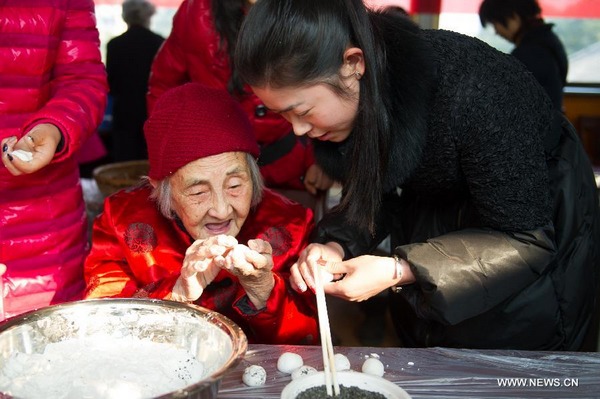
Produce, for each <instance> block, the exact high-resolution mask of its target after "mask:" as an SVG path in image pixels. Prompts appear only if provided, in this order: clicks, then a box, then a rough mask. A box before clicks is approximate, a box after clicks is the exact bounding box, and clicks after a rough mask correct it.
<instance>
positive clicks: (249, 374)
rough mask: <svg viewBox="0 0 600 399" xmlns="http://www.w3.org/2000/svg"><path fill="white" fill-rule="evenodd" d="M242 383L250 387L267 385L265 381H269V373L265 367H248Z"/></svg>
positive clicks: (254, 365)
mask: <svg viewBox="0 0 600 399" xmlns="http://www.w3.org/2000/svg"><path fill="white" fill-rule="evenodd" d="M242 381H243V382H244V384H246V385H248V386H249V387H257V386H260V385H265V381H267V372H266V370H265V369H264V367H262V366H258V365H256V364H253V365H251V366H248V367H246V369H245V370H244V375H243V376H242Z"/></svg>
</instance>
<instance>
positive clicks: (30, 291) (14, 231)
mask: <svg viewBox="0 0 600 399" xmlns="http://www.w3.org/2000/svg"><path fill="white" fill-rule="evenodd" d="M0 21H2V22H1V23H0V140H1V141H0V146H1V147H2V152H1V154H2V164H3V165H4V166H3V167H0V263H2V264H4V265H6V271H5V273H4V275H3V276H2V277H0V279H2V281H1V282H0V287H3V290H2V295H1V296H0V302H2V304H1V305H0V309H4V312H3V313H4V314H0V319H2V318H5V317H6V318H8V317H11V316H15V315H17V314H20V313H23V312H25V311H28V310H32V309H35V308H39V307H43V306H47V305H50V304H56V303H60V302H64V301H69V300H75V299H80V298H82V296H83V289H84V286H85V283H84V280H83V262H84V259H85V256H86V254H87V252H88V249H89V248H88V240H87V230H86V229H87V221H86V214H85V205H84V201H83V195H82V190H81V185H80V180H79V169H78V164H77V158H76V154H77V152H78V150H79V149H80V148H81V146H82V144H83V143H84V142H85V141H86V140H87V139H88V138H89V137H90V136H91V135H92V134H93V132H94V131H95V129H96V128H97V127H98V125H99V124H100V122H101V120H102V116H103V113H104V109H105V106H106V92H107V84H106V72H105V70H104V66H103V64H102V61H101V58H100V42H99V37H98V30H97V28H96V20H95V15H94V3H93V1H92V0H44V1H42V0H38V1H36V2H27V3H23V1H22V0H3V1H2V2H0Z"/></svg>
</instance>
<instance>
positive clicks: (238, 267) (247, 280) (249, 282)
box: [224, 239, 275, 309]
mask: <svg viewBox="0 0 600 399" xmlns="http://www.w3.org/2000/svg"><path fill="white" fill-rule="evenodd" d="M224 268H225V269H226V270H228V271H229V272H230V273H231V274H233V275H235V276H237V278H238V280H239V282H240V284H241V285H242V287H244V290H245V291H246V294H247V295H248V298H249V299H250V301H251V302H252V303H253V304H254V306H255V307H256V308H257V309H262V308H264V307H265V305H266V303H267V299H269V296H271V292H272V291H273V287H274V286H275V278H274V276H273V273H272V270H273V248H272V247H271V244H269V243H268V242H267V241H264V240H261V239H255V240H250V241H248V246H245V245H243V244H238V245H236V246H234V247H233V248H232V249H231V250H230V251H229V252H228V253H227V256H226V257H225V265H224Z"/></svg>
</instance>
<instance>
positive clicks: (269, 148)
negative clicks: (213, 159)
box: [147, 0, 332, 194]
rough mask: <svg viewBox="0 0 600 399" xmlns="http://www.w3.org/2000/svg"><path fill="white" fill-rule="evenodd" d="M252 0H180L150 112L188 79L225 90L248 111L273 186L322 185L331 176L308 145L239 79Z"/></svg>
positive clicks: (155, 74) (157, 63) (159, 58)
mask: <svg viewBox="0 0 600 399" xmlns="http://www.w3.org/2000/svg"><path fill="white" fill-rule="evenodd" d="M254 2H255V0H249V1H245V0H184V1H183V3H181V5H180V7H179V8H178V10H177V13H176V14H175V17H174V18H173V29H172V31H171V34H170V35H169V37H168V38H167V39H166V41H165V42H164V44H163V45H162V47H161V48H160V49H159V51H158V53H157V55H156V57H155V59H154V62H153V64H152V69H151V73H150V79H149V83H148V95H147V102H148V114H151V112H152V108H153V107H154V103H155V102H156V100H157V99H158V97H160V95H161V94H163V93H164V92H165V91H167V90H168V89H170V88H173V87H176V86H179V85H181V84H183V83H186V82H198V83H202V84H204V85H206V86H209V87H212V88H216V89H224V90H228V91H229V93H230V94H232V95H233V96H234V97H235V98H236V99H237V100H239V102H240V104H241V105H242V108H243V109H244V111H245V112H246V113H247V115H248V117H249V118H250V122H251V123H252V128H253V130H254V136H255V138H256V140H257V142H258V144H259V146H260V156H259V158H258V163H259V166H260V171H261V174H262V175H263V178H264V179H265V184H266V185H267V186H268V187H271V188H282V189H295V190H304V189H306V190H308V191H309V192H311V193H313V194H316V192H317V190H326V189H328V188H329V187H331V185H332V180H331V179H329V178H328V177H327V175H325V174H324V173H323V172H322V170H321V168H320V167H318V166H317V165H316V164H315V160H314V156H313V150H312V146H311V144H310V141H309V140H307V139H306V138H302V137H296V135H295V134H294V132H293V131H292V127H291V125H290V124H289V123H288V122H287V121H286V120H285V119H283V118H282V117H281V116H280V115H277V114H276V113H274V112H271V111H270V110H268V109H267V108H266V107H265V106H264V104H263V103H262V101H261V100H260V99H259V98H258V97H256V96H255V95H254V94H253V93H252V90H251V89H250V87H249V86H247V85H244V84H243V82H241V81H240V79H239V76H238V73H237V71H236V70H235V67H234V65H233V62H232V55H233V48H234V47H235V41H236V36H237V32H238V30H239V28H240V25H241V24H242V21H243V18H244V15H245V13H246V11H247V9H248V8H249V7H250V6H251V5H252V4H253V3H254Z"/></svg>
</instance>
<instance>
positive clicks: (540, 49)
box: [511, 24, 569, 110]
mask: <svg viewBox="0 0 600 399" xmlns="http://www.w3.org/2000/svg"><path fill="white" fill-rule="evenodd" d="M511 54H512V55H514V56H515V57H516V58H517V59H518V60H519V61H521V62H522V63H523V64H525V66H526V67H527V69H528V70H530V71H531V73H533V76H535V78H536V79H537V81H538V82H539V83H540V84H541V85H542V87H543V88H544V90H546V93H548V95H549V96H550V99H551V100H552V103H553V104H554V106H555V107H556V109H559V110H560V109H562V99H563V88H564V87H565V85H566V84H567V72H568V69H569V60H568V58H567V53H566V52H565V48H564V47H563V45H562V43H561V41H560V39H559V38H558V36H556V35H555V34H554V32H553V31H552V24H543V25H540V26H536V27H534V28H532V29H531V30H529V31H527V32H526V33H525V34H524V35H523V37H522V39H521V41H520V42H519V45H518V46H516V47H515V48H514V50H513V51H512V53H511Z"/></svg>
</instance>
